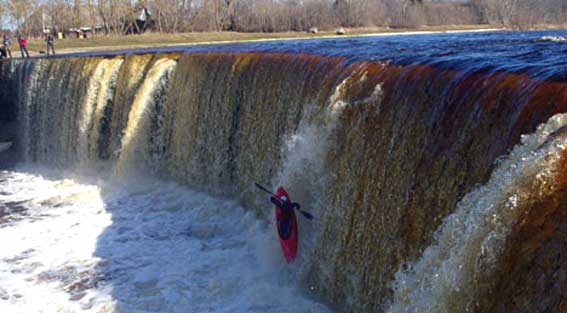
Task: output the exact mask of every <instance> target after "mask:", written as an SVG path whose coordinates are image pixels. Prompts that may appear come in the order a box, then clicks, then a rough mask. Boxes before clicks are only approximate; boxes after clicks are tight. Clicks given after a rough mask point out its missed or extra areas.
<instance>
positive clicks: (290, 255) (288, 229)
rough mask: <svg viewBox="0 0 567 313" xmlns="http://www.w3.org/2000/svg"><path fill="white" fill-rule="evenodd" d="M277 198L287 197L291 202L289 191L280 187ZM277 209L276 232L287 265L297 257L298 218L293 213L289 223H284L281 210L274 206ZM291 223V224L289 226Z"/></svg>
mask: <svg viewBox="0 0 567 313" xmlns="http://www.w3.org/2000/svg"><path fill="white" fill-rule="evenodd" d="M276 196H277V198H278V199H279V198H281V197H282V196H285V197H287V199H288V201H291V199H290V198H289V195H288V194H287V191H285V189H284V188H283V187H279V188H278V190H276ZM274 208H275V218H276V230H277V232H278V237H279V238H280V245H281V246H282V252H283V255H284V257H285V260H286V262H287V263H291V262H293V260H294V259H295V256H296V255H297V239H298V237H299V236H298V232H297V230H298V229H297V218H296V217H295V212H294V211H292V213H291V217H290V219H289V221H288V223H285V222H282V216H281V215H282V213H281V210H280V209H279V208H278V207H276V206H274ZM289 223H291V224H289Z"/></svg>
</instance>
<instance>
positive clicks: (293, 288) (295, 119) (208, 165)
mask: <svg viewBox="0 0 567 313" xmlns="http://www.w3.org/2000/svg"><path fill="white" fill-rule="evenodd" d="M477 36H481V35H477ZM389 40H394V39H386V38H383V39H380V41H379V40H378V39H371V38H367V39H348V40H345V41H340V40H336V41H328V42H326V41H321V43H325V45H331V46H332V45H336V46H337V47H336V49H335V48H329V49H328V50H325V51H323V52H325V53H320V54H326V55H327V56H321V55H314V54H316V53H317V51H318V50H317V49H320V48H319V47H320V46H319V45H318V43H319V42H318V41H315V43H316V44H313V43H311V42H305V43H290V44H289V45H282V46H280V45H276V46H270V45H268V44H266V46H268V48H265V49H264V48H263V46H261V45H260V46H252V47H251V48H249V50H251V51H255V52H247V51H246V49H244V48H242V47H240V48H239V47H236V46H231V47H227V48H222V47H220V46H219V47H217V48H214V47H211V48H208V49H211V51H216V52H199V51H203V49H204V48H195V49H196V50H195V51H192V52H191V51H189V52H184V53H158V54H144V55H134V54H132V55H126V56H108V57H98V56H91V57H74V58H67V59H49V60H30V61H25V62H24V61H22V62H14V64H13V69H12V70H11V71H3V72H2V73H3V74H2V75H8V76H10V77H8V78H6V77H0V79H2V80H7V79H9V81H10V82H12V83H13V84H16V86H17V92H16V98H17V99H15V100H14V101H15V103H16V105H15V107H16V108H17V111H18V123H19V128H20V131H19V136H18V138H17V140H15V148H13V149H12V150H13V151H21V154H20V158H21V159H22V160H25V161H26V162H24V164H27V165H26V166H27V167H26V166H23V167H21V168H20V170H19V171H12V172H3V173H2V178H0V179H2V181H3V185H2V187H1V189H0V192H1V194H0V196H1V198H0V199H1V200H0V203H2V206H3V207H0V208H1V209H0V236H2V237H4V236H11V237H13V238H19V239H18V241H17V242H19V244H14V245H11V246H10V249H7V250H5V251H3V252H2V253H3V254H2V255H1V257H0V259H1V261H0V299H4V300H0V301H5V302H0V305H1V306H0V308H1V309H4V308H6V310H8V311H9V310H13V309H14V308H17V309H20V310H24V311H31V312H35V311H38V310H40V307H48V308H50V309H51V308H57V309H58V310H59V309H65V310H69V311H81V310H84V311H92V312H98V311H100V310H107V311H120V312H122V311H123V312H139V311H148V312H157V311H160V312H178V311H179V312H187V311H188V312H203V311H212V312H297V311H299V312H326V311H330V309H329V308H328V307H326V306H323V305H321V304H319V303H318V302H317V301H315V300H314V299H318V298H319V297H322V299H325V300H324V301H325V302H327V303H329V304H330V305H331V306H332V307H333V309H335V310H338V311H345V312H381V311H388V312H462V311H469V312H511V311H514V308H516V309H517V308H521V307H522V306H525V307H529V308H531V311H538V310H544V311H545V310H548V311H557V310H559V309H558V308H559V307H560V306H561V303H563V302H562V301H563V300H562V299H563V290H564V287H562V286H563V285H562V282H563V281H564V280H562V279H557V282H556V283H553V284H552V283H548V281H549V280H552V277H563V276H561V275H563V274H564V272H565V271H564V270H562V268H565V267H564V266H565V264H567V262H565V261H564V258H562V257H561V256H559V257H558V256H556V255H555V254H553V253H551V252H550V251H555V250H557V248H554V247H558V246H561V245H562V244H564V243H565V240H563V239H562V238H564V237H566V236H562V235H564V234H565V231H564V229H567V226H566V225H567V221H566V219H565V216H567V212H566V211H567V210H565V208H564V206H563V205H562V203H565V201H564V200H565V199H563V196H562V195H563V194H564V192H563V191H564V187H565V186H566V184H565V182H566V181H567V179H565V177H563V174H562V171H561V169H562V168H563V167H564V164H565V158H564V154H565V153H564V144H565V143H564V134H563V133H564V131H563V128H560V127H561V126H562V125H564V121H563V119H564V116H563V115H557V114H559V113H564V112H567V101H565V100H566V99H567V87H566V86H567V85H566V84H565V82H564V81H563V80H562V78H561V77H559V76H558V74H557V73H558V72H557V71H558V70H557V71H556V70H555V69H548V68H547V67H546V66H547V65H546V64H539V65H534V67H529V66H528V65H526V64H527V63H528V61H533V60H527V61H522V62H524V63H520V65H518V64H516V63H511V64H508V63H506V62H509V61H507V60H509V59H510V56H509V55H505V58H503V59H502V60H501V59H498V58H499V57H500V55H499V54H498V53H502V52H501V51H508V50H510V49H508V50H506V49H507V48H506V47H504V48H502V47H501V46H498V47H500V49H501V50H498V51H499V52H498V53H495V56H494V58H495V61H493V63H494V64H491V63H489V64H485V63H483V62H485V61H486V60H484V59H478V56H476V54H478V55H483V54H482V53H484V52H483V51H478V49H479V48H478V47H479V46H480V45H479V44H478V43H477V42H476V41H474V40H472V41H471V42H470V43H469V42H468V41H467V40H464V39H463V40H462V42H461V43H462V45H461V46H465V47H466V49H469V50H470V51H472V52H471V53H470V55H468V54H466V53H465V52H462V51H461V50H458V49H461V48H454V47H453V48H451V49H456V51H453V52H454V54H447V53H446V51H445V50H444V49H446V48H443V49H441V50H442V51H441V50H439V49H437V48H435V47H432V48H430V50H424V51H425V52H423V53H422V54H418V53H417V52H414V53H415V54H416V55H408V54H407V53H406V52H403V51H407V50H408V49H414V48H415V47H423V46H424V45H425V44H426V45H428V47H429V46H430V45H432V42H431V41H428V40H427V39H420V40H421V41H420V40H418V39H415V38H414V39H411V40H408V42H401V43H398V42H393V43H391V42H388V41H389ZM479 40H487V39H485V37H482V36H481V39H479ZM382 41H384V42H385V43H382ZM422 41H423V42H422ZM495 42H496V43H495V45H497V43H498V41H495ZM365 44H368V45H365ZM529 44H531V43H522V45H520V46H522V47H524V46H529ZM550 44H552V43H541V42H538V43H537V45H550ZM357 45H363V46H365V47H370V46H371V45H376V46H377V47H380V49H383V50H384V51H386V52H384V57H383V58H381V61H377V60H376V58H374V56H373V55H372V54H369V53H377V52H376V51H377V49H378V48H376V49H374V48H373V49H370V48H368V49H366V50H364V51H362V50H361V51H357V52H356V53H355V55H354V56H346V55H342V54H341V53H340V52H337V51H342V50H344V49H346V48H348V47H357ZM286 47H287V48H286ZM459 47H460V46H459ZM215 49H216V50H215ZM223 49H224V50H223ZM233 49H234V50H238V49H242V52H233V51H232V50H233ZM301 49H305V50H306V51H311V52H313V53H312V54H302V53H289V52H274V51H302V50H301ZM447 49H448V48H447ZM495 49H496V48H495ZM522 49H524V50H525V49H528V50H529V49H533V48H529V47H528V48H522ZM522 49H519V48H518V49H514V51H515V50H518V51H520V52H521V50H522ZM226 50H230V51H232V52H223V51H226ZM262 50H266V51H267V52H258V51H262ZM367 50H368V51H370V52H368V51H367ZM372 51H374V52H372ZM530 51H531V50H530ZM520 52H518V53H520ZM524 52H525V51H524ZM398 54H399V55H400V56H398ZM329 55H332V56H329ZM524 55H529V54H522V55H521V56H517V58H518V59H521V58H522V57H523V56H524ZM475 58H477V59H475ZM378 59H380V58H378ZM518 62H519V61H518ZM554 62H555V61H554ZM556 63H557V64H559V61H556ZM522 66H523V67H522ZM530 66H531V65H530ZM538 66H539V67H538ZM552 116H553V118H551V117H552ZM549 118H551V119H549ZM540 124H541V126H539V127H538V125H540ZM556 130H557V131H556ZM534 131H535V133H534ZM554 131H556V132H554ZM553 132H554V133H553ZM531 133H533V134H532V135H522V134H531ZM512 148H513V149H512ZM509 149H512V150H510V151H509ZM502 156H506V157H505V158H504V157H502ZM495 160H500V161H498V162H497V163H495ZM30 163H31V164H35V166H38V164H39V165H40V169H37V168H35V167H31V168H30V167H29V164H30ZM46 166H48V167H52V168H54V169H51V170H50V171H49V173H48V174H44V176H45V177H43V178H42V177H38V176H37V174H38V173H44V171H45V169H44V168H45V167H46ZM42 167H43V169H41V168H42ZM93 170H94V171H96V173H93ZM78 173H81V174H82V175H83V176H79V177H78V176H76V175H77V174H78ZM65 178H73V179H74V181H73V182H71V181H69V180H65ZM172 180H173V181H176V182H177V183H181V184H183V185H186V186H188V187H180V186H178V185H174V184H173V183H170V182H164V181H172ZM253 182H260V183H263V184H267V185H270V186H269V187H272V188H275V187H277V186H279V185H284V186H285V187H286V188H287V189H288V190H289V191H290V193H291V197H292V199H293V200H294V201H298V202H300V203H301V204H302V207H303V208H304V209H305V210H306V211H309V212H311V213H313V214H314V215H315V216H316V219H315V221H314V222H307V221H305V220H302V217H301V216H299V217H298V218H299V222H300V225H299V227H300V240H301V242H300V246H299V256H298V259H297V260H296V263H295V264H294V265H291V266H287V265H285V263H284V262H283V258H282V256H281V251H279V250H278V249H279V247H278V242H277V237H276V235H275V231H274V229H273V224H272V222H271V221H272V218H273V208H272V207H271V205H270V203H269V201H268V199H267V197H266V195H264V194H262V193H260V192H259V191H258V190H256V189H255V188H254V184H253ZM43 186H46V187H45V188H47V190H49V191H48V193H49V194H50V196H49V197H48V196H45V195H44V194H43V193H42V188H44V187H43ZM186 188H191V189H186ZM59 190H61V192H63V191H62V190H65V191H64V192H63V194H61V195H60V196H57V197H55V198H52V197H53V196H54V194H58V192H59ZM197 190H199V191H203V192H207V193H208V194H211V195H214V196H222V197H227V198H231V199H238V200H239V201H240V203H239V204H237V203H235V202H231V201H229V200H219V199H215V198H212V196H207V195H204V194H202V193H199V192H197ZM241 206H242V207H244V208H245V209H243V208H242V207H241ZM5 212H8V213H6V214H5ZM71 221H75V223H76V225H75V224H73V223H72V222H71ZM58 223H61V225H63V226H62V227H61V228H60V229H57V230H53V229H51V228H50V227H51V226H50V225H55V224H58ZM34 225H35V226H37V232H36V233H34V232H33V229H34ZM89 225H90V226H89ZM73 228H76V230H73ZM26 233H29V234H32V235H29V236H27V235H24V234H26ZM50 234H53V235H50ZM67 234H68V235H67ZM80 234H84V236H85V237H84V238H83V239H84V242H85V247H84V249H81V250H80V251H77V252H76V253H75V252H73V251H70V250H65V248H64V247H61V249H62V250H57V251H58V252H57V254H59V255H61V256H62V257H59V256H56V255H55V254H53V253H51V252H49V249H47V248H46V247H47V246H46V245H44V244H42V243H41V240H40V239H41V238H45V242H46V243H47V242H49V243H50V244H52V245H57V244H56V242H57V241H58V240H59V241H64V242H69V243H68V245H72V244H73V243H74V242H75V241H73V240H74V239H73V236H75V237H77V236H80ZM77 238H79V237H77ZM87 243H88V244H87ZM23 247H27V248H26V249H23ZM58 249H59V248H58ZM28 250H29V251H28ZM64 250H65V251H64ZM63 256H66V257H63ZM542 264H544V265H542ZM536 268H537V269H538V270H534V269H536ZM7 282H9V283H7ZM532 282H533V283H532ZM518 284H522V286H526V287H524V288H517V287H514V285H518ZM7 285H10V286H13V287H9V286H7ZM49 293H53V294H54V295H55V296H54V297H53V298H52V299H48V298H49V297H42V299H44V300H45V301H43V302H41V301H40V302H33V300H32V298H33V297H34V295H37V294H39V295H46V294H49ZM306 294H308V295H309V298H306V296H305V295H306ZM499 295H506V299H511V300H509V301H508V302H504V303H501V302H499V301H498V300H500V299H499ZM213 298H214V299H217V300H214V299H213ZM218 299H222V300H218ZM550 299H551V300H550ZM34 303H37V305H36V304H34ZM290 303H291V304H293V305H291V306H290V305H289V304H290ZM565 303H567V302H565Z"/></svg>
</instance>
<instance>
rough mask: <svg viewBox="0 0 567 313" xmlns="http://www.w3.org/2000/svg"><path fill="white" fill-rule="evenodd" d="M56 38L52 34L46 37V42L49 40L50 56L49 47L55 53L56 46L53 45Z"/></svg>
mask: <svg viewBox="0 0 567 313" xmlns="http://www.w3.org/2000/svg"><path fill="white" fill-rule="evenodd" d="M54 40H55V39H54V38H53V35H51V34H49V35H47V38H45V42H47V56H49V49H51V52H52V54H53V55H55V48H54V47H53V41H54Z"/></svg>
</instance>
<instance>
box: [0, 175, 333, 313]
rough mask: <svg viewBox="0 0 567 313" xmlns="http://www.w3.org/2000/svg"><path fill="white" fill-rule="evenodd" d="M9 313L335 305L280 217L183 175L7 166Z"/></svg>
mask: <svg viewBox="0 0 567 313" xmlns="http://www.w3.org/2000/svg"><path fill="white" fill-rule="evenodd" d="M0 181H2V185H1V187H0V238H3V240H2V249H1V250H0V311H1V312H26V313H31V312H329V311H330V310H329V309H328V308H326V307H325V306H324V305H322V304H320V303H317V302H316V301H314V300H312V299H310V298H309V297H307V296H306V295H305V294H304V293H303V291H302V290H301V288H300V287H299V284H298V282H297V280H298V279H297V277H295V276H296V274H295V273H296V271H295V270H294V269H293V268H292V267H293V265H291V267H290V266H287V265H285V262H284V261H283V257H282V256H281V252H280V251H279V249H278V245H277V238H276V236H275V234H274V232H273V225H270V224H267V223H266V222H264V221H262V220H258V219H257V218H256V217H255V216H254V214H252V213H247V212H246V211H245V210H244V209H243V208H241V207H240V206H239V205H238V203H236V202H235V201H231V200H223V199H216V198H212V197H210V196H208V195H206V194H204V193H200V192H195V191H192V190H189V189H187V188H184V187H180V186H178V185H176V184H171V183H164V182H156V181H146V182H137V183H132V182H130V183H128V184H126V183H124V182H122V183H120V184H118V183H103V182H102V180H101V179H100V178H99V179H93V178H92V177H91V178H90V179H88V180H85V179H78V178H75V179H70V178H60V177H59V178H53V176H40V175H37V174H31V173H28V172H25V171H15V172H8V171H4V172H0Z"/></svg>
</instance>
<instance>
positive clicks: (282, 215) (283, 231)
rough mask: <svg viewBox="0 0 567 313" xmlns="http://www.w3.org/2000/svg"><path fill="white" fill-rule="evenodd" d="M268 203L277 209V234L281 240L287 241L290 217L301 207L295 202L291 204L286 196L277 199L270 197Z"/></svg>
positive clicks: (289, 233) (289, 232) (289, 230)
mask: <svg viewBox="0 0 567 313" xmlns="http://www.w3.org/2000/svg"><path fill="white" fill-rule="evenodd" d="M270 201H271V202H272V203H273V204H274V205H275V206H276V208H277V209H278V211H279V212H278V217H279V218H278V225H277V226H278V233H279V235H280V237H281V238H282V239H284V240H285V239H287V238H288V237H289V235H291V217H292V213H293V210H294V209H295V210H299V209H300V208H301V206H300V205H299V203H297V202H291V201H289V199H288V198H287V197H286V196H281V197H280V198H279V199H278V198H276V197H274V196H271V197H270Z"/></svg>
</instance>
